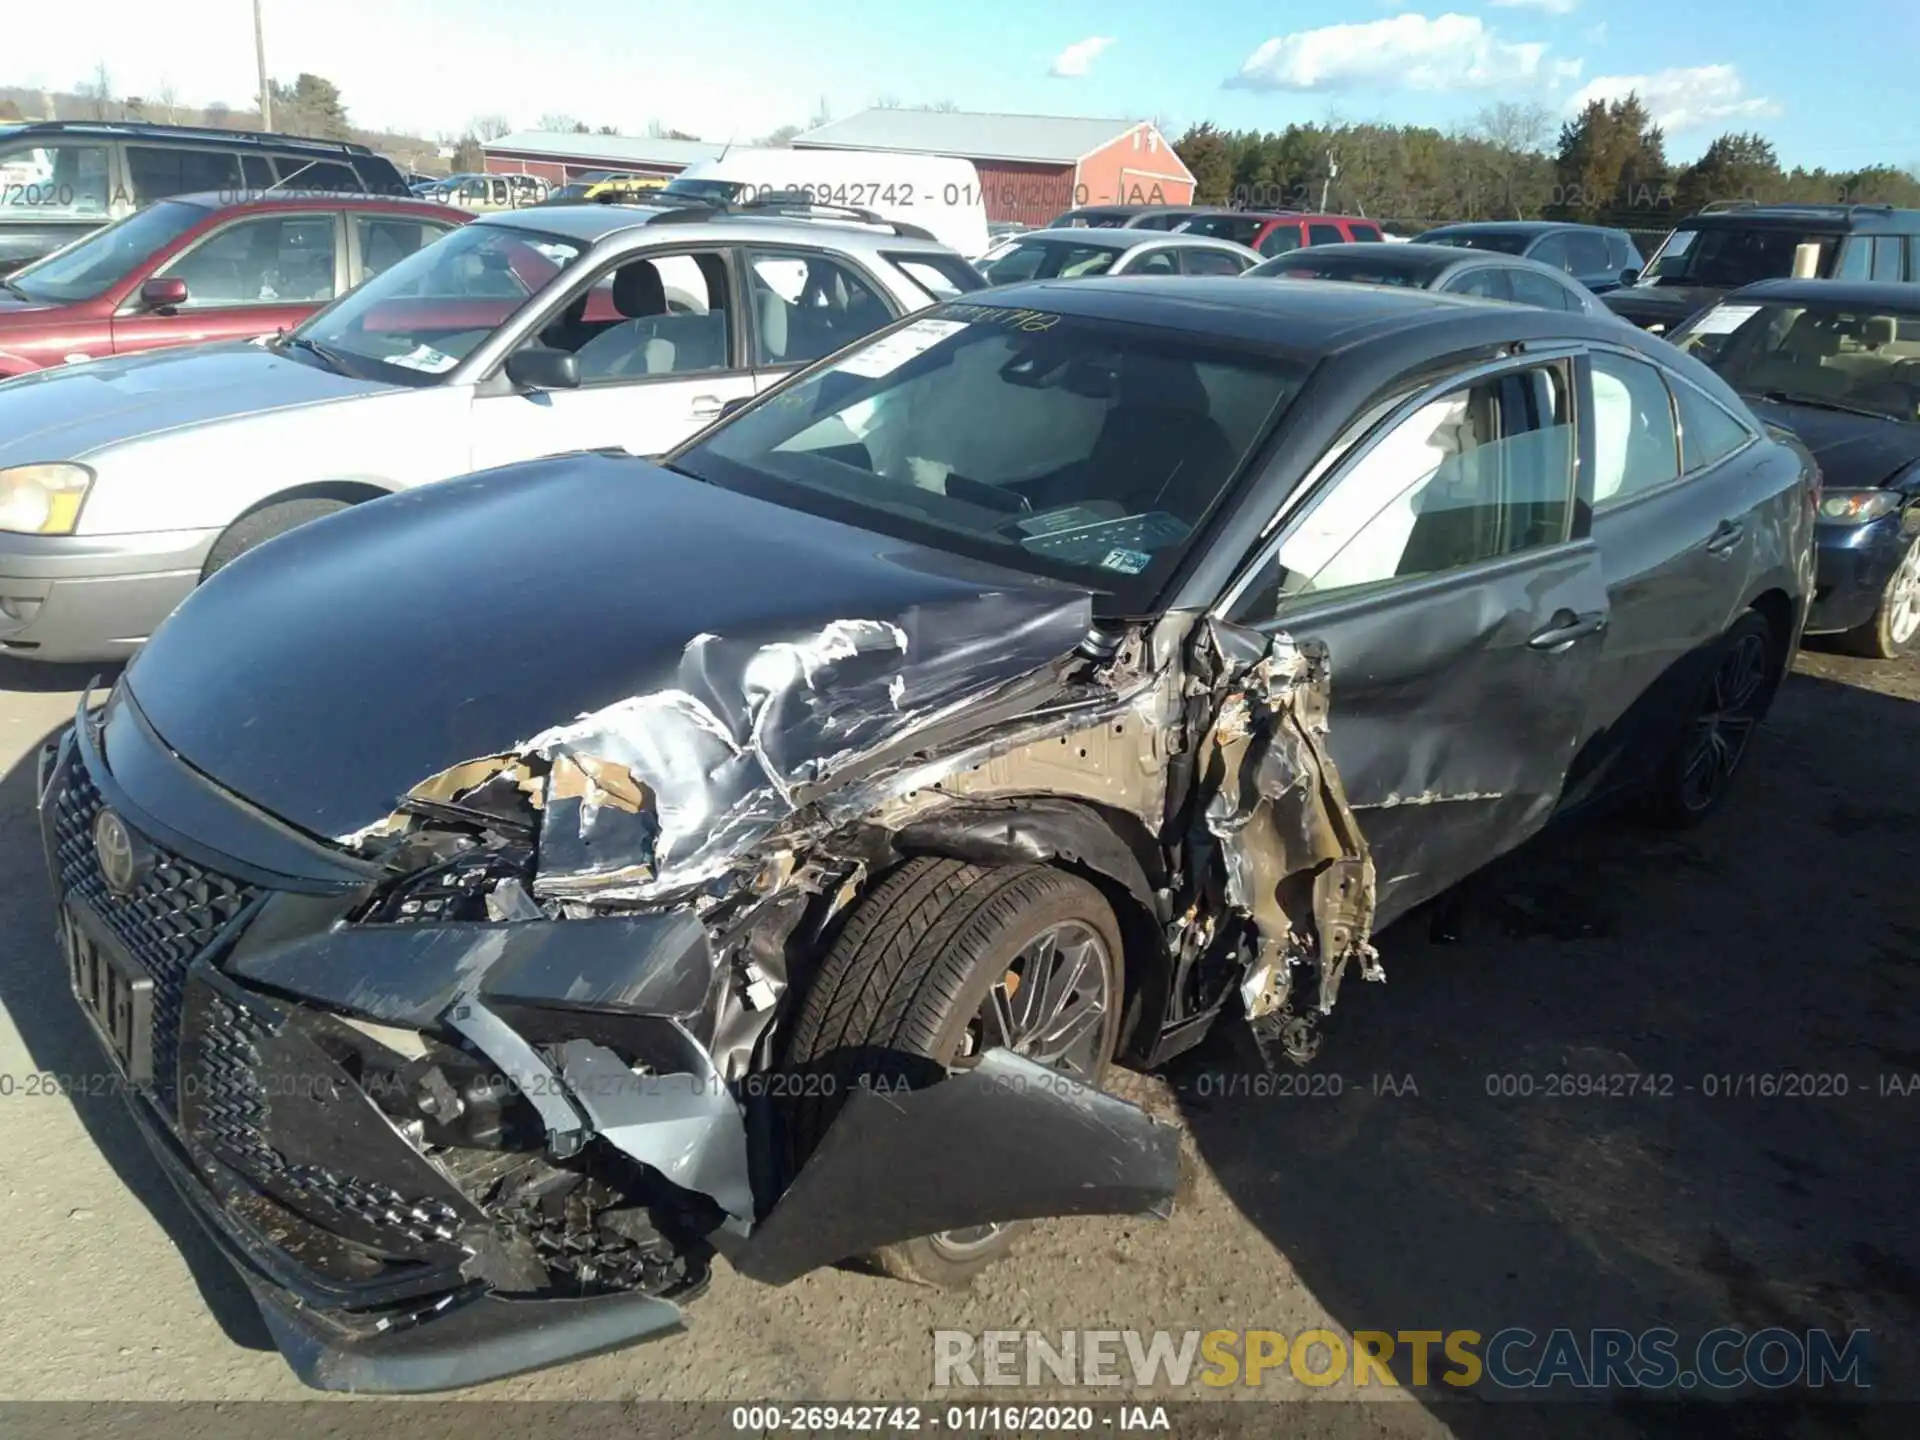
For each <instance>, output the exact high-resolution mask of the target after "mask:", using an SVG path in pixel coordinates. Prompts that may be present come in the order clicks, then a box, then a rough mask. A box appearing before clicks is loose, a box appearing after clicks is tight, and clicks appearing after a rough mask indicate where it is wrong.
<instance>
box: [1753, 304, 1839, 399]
mask: <svg viewBox="0 0 1920 1440" xmlns="http://www.w3.org/2000/svg"><path fill="white" fill-rule="evenodd" d="M1841 334H1842V327H1841V326H1840V325H1839V324H1837V323H1835V318H1834V317H1832V316H1828V315H1822V314H1820V313H1819V312H1817V311H1814V310H1806V311H1803V312H1801V315H1800V318H1799V319H1797V320H1795V321H1794V322H1793V325H1792V326H1791V327H1790V328H1789V329H1788V330H1787V333H1786V334H1785V335H1784V336H1782V337H1781V340H1780V345H1779V348H1778V349H1776V350H1775V351H1774V352H1773V353H1772V354H1771V355H1768V356H1766V357H1765V358H1763V359H1762V360H1760V361H1759V362H1757V363H1756V364H1755V365H1754V366H1753V367H1752V368H1751V369H1750V370H1748V372H1747V384H1748V386H1749V387H1750V388H1752V389H1755V390H1759V391H1762V392H1765V391H1770V390H1778V391H1781V392H1783V393H1785V394H1788V395H1810V396H1813V397H1815V398H1817V399H1821V400H1834V399H1838V398H1839V397H1840V396H1842V395H1844V394H1845V393H1846V391H1847V387H1848V383H1849V382H1848V379H1847V374H1846V371H1845V370H1844V369H1842V368H1841V367H1840V366H1838V365H1835V364H1833V363H1831V362H1833V361H1834V360H1835V359H1837V357H1838V356H1839V354H1840V347H1841Z"/></svg>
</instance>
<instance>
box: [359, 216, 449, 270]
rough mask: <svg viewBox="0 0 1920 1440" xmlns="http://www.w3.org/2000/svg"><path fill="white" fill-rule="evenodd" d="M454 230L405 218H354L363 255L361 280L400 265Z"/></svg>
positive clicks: (433, 223) (361, 257) (408, 217)
mask: <svg viewBox="0 0 1920 1440" xmlns="http://www.w3.org/2000/svg"><path fill="white" fill-rule="evenodd" d="M452 228H453V227H452V226H451V225H446V224H439V223H436V222H435V221H432V220H416V219H413V218H412V217H410V216H406V215H355V216H354V217H353V232H354V239H355V241H356V243H357V245H358V248H359V251H360V274H359V276H358V279H359V280H365V279H367V278H368V277H369V276H373V275H378V274H379V273H380V272H381V271H382V270H385V269H386V268H388V267H389V266H391V265H397V264H398V263H399V262H400V261H402V260H404V259H406V258H407V256H409V255H411V254H413V252H414V251H416V250H418V249H420V248H421V247H422V246H424V245H431V244H432V243H433V242H434V241H436V240H438V239H439V238H440V237H441V236H442V235H444V234H446V233H447V231H449V230H451V229H452Z"/></svg>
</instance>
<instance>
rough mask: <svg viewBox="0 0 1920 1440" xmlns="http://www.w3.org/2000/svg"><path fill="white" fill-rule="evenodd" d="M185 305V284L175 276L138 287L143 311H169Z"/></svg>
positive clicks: (148, 282) (150, 281)
mask: <svg viewBox="0 0 1920 1440" xmlns="http://www.w3.org/2000/svg"><path fill="white" fill-rule="evenodd" d="M186 303H187V282H186V281H184V280H182V279H180V278H178V277H177V276H168V277H165V278H162V279H157V280H148V281H146V282H145V283H144V284H142V285H141V287H140V305H141V308H142V309H145V310H171V309H173V308H175V307H176V306H179V305H184V304H186Z"/></svg>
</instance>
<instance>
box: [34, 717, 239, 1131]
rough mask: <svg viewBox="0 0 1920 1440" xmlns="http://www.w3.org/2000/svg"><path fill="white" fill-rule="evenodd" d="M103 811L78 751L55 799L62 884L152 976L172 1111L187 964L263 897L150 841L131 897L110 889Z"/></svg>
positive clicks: (160, 1090)
mask: <svg viewBox="0 0 1920 1440" xmlns="http://www.w3.org/2000/svg"><path fill="white" fill-rule="evenodd" d="M100 809H101V800H100V792H99V790H98V789H97V788H95V786H94V783H93V780H92V779H91V778H90V777H89V776H88V774H87V770H86V766H85V765H83V764H82V763H81V760H80V756H79V755H78V754H75V755H74V756H73V758H72V760H71V761H70V763H69V764H68V766H67V769H66V776H65V779H64V782H63V784H62V787H61V789H60V793H59V795H58V797H57V798H56V799H55V801H54V812H53V829H54V846H55V849H54V859H55V863H56V864H57V865H58V867H59V870H60V886H61V889H62V890H63V891H65V892H66V894H68V895H70V896H72V897H74V898H76V899H78V900H81V901H84V902H85V903H86V905H87V906H88V908H90V909H91V910H92V911H93V912H94V914H96V915H98V916H99V917H100V918H101V919H102V920H104V921H105V922H106V924H107V927H108V928H109V929H111V930H112V931H113V933H114V935H115V936H116V937H118V938H119V940H120V943H121V944H123V945H125V946H126V947H127V949H128V951H129V952H131V954H132V955H133V958H134V959H135V960H138V961H139V962H140V964H141V965H142V966H143V967H144V968H145V969H146V971H147V973H148V974H149V975H151V976H152V977H153V1075H154V1090H155V1091H156V1093H157V1094H158V1095H159V1097H160V1099H161V1100H162V1102H163V1103H164V1104H165V1106H166V1108H167V1110H168V1111H169V1112H172V1111H174V1109H175V1108H176V1103H177V1096H176V1093H175V1074H174V1072H175V1067H176V1063H177V1060H178V1056H179V1047H180V1018H181V1002H182V998H183V995H184V991H185V987H186V975H187V966H188V964H189V963H190V962H191V961H192V960H193V957H194V956H196V955H198V954H199V953H200V952H201V951H202V950H204V949H206V948H207V946H208V945H209V944H211V943H212V942H213V940H214V938H215V937H216V936H217V935H219V933H220V932H221V931H222V930H223V929H225V928H226V925H227V923H228V922H229V921H231V920H232V919H233V918H234V916H236V915H238V914H239V913H240V912H241V911H242V910H244V909H245V908H246V907H247V905H248V904H250V903H251V902H252V901H253V900H254V899H255V898H256V897H257V896H258V895H259V894H261V893H262V892H261V891H260V890H259V889H257V888H256V887H254V886H251V885H246V884H243V883H241V882H240V881H237V880H229V879H228V878H227V877H226V876H224V875H218V874H215V873H214V872H213V871H211V870H207V869H203V868H202V867H201V866H199V865H196V864H194V863H193V862H192V861H191V860H187V859H184V858H182V857H181V856H178V855H175V854H173V853H172V852H171V851H169V850H166V849H164V848H163V847H161V846H159V845H153V842H152V841H147V843H148V844H149V845H151V846H152V848H153V851H154V854H155V857H156V859H155V863H154V865H153V868H152V869H151V870H150V871H149V872H148V874H147V875H146V878H145V879H143V880H141V881H140V883H139V884H138V885H137V886H135V887H134V890H133V892H132V893H131V894H129V895H116V894H115V893H114V892H113V891H111V890H109V889H108V888H107V882H106V879H105V877H104V876H102V875H101V873H100V860H99V856H98V855H97V854H96V853H95V851H94V845H93V822H94V819H95V817H96V816H98V815H99V813H100Z"/></svg>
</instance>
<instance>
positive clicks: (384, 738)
mask: <svg viewBox="0 0 1920 1440" xmlns="http://www.w3.org/2000/svg"><path fill="white" fill-rule="evenodd" d="M844 622H855V623H854V624H852V625H848V624H846V623H844ZM1090 623H1091V597H1090V596H1089V595H1088V594H1087V592H1085V591H1083V590H1079V589H1076V588H1073V587H1071V586H1061V585H1053V584H1049V583H1047V582H1044V581H1040V580H1035V579H1032V578H1030V577H1026V576H1021V575H1018V574H1015V573H1013V572H1009V571H1003V570H1000V569H997V568H995V567H992V566H987V565H982V564H979V563H977V562H974V561H971V560H967V559H964V558H961V557H958V556H955V555H952V554H949V553H946V552H943V551H937V550H931V549H927V548H925V547H922V546H918V545H915V544H913V543H911V542H908V541H904V540H896V539H891V538H888V537H886V536H882V535H877V534H873V533H871V532H868V531H863V530H859V529H855V528H853V527H851V526H847V525H842V524H839V523H837V522H834V521H831V520H827V519H823V518H820V517H817V516H812V515H808V514H805V513H802V512H799V511H795V510H788V509H785V508H782V507H780V506H777V505H774V504H771V503H769V502H766V501H761V500H757V499H753V498H751V497H748V496H744V495H739V494H735V493H733V492H730V491H726V490H722V489H720V488H719V487H717V486H713V485H707V484H704V483H702V482H700V481H697V480H693V479H690V478H688V477H685V476H682V475H678V474H675V473H673V472H670V471H667V470H662V469H660V468H658V467H657V466H654V465H651V464H648V463H647V462H645V461H641V460H635V459H631V458H626V457H617V456H610V455H599V454H587V453H580V454H574V455H565V456H559V457H555V458H553V459H549V460H541V461H535V462H532V463H529V464H524V465H515V466H510V467H507V468H504V469H500V470H492V471H485V472H482V473H481V474H478V475H473V476H468V477H466V478H463V479H459V480H450V481H443V482H439V483H436V484H433V485H427V486H422V487H420V488H418V489H415V490H410V491H405V492H402V493H400V494H397V495H393V496H389V497H388V498H386V499H383V500H378V501H374V502H372V503H370V504H366V505H360V506H356V507H355V508H354V509H352V510H349V511H345V512H342V513H340V514H337V515H334V516H330V517H328V518H327V519H325V520H321V521H317V522H315V523H313V524H310V525H307V526H304V527H302V528H301V529H299V530H296V531H293V532H291V533H290V534H288V535H285V536H282V537H280V538H279V539H276V540H274V541H271V542H270V543H268V544H267V545H264V546H262V547H260V548H259V549H256V550H253V551H251V552H249V553H248V554H246V555H244V556H242V557H241V558H240V559H239V560H237V561H236V562H234V563H233V564H232V565H230V566H228V567H227V568H226V569H224V570H222V571H221V572H220V574H218V575H217V576H215V577H214V578H213V580H211V581H210V582H209V583H207V584H206V585H204V586H202V587H201V588H200V589H199V590H197V591H196V592H195V593H194V594H193V595H192V596H191V597H189V598H188V600H187V602H186V604H184V605H183V606H182V607H181V608H180V609H179V610H178V611H176V612H175V614H174V615H173V617H172V618H171V619H169V620H168V621H167V623H166V624H164V625H163V626H161V628H160V630H159V632H158V633H157V634H156V635H155V636H154V638H153V639H152V640H151V641H149V642H148V644H147V646H146V648H145V649H144V650H143V651H142V652H141V653H140V655H139V656H138V657H137V658H136V659H135V660H134V662H133V664H132V665H131V666H130V667H129V669H128V671H127V675H126V683H127V685H128V687H129V689H130V690H131V692H132V694H133V697H134V698H135V700H136V701H138V703H139V705H140V706H141V708H142V710H143V711H144V712H145V713H146V715H147V718H148V719H149V720H150V721H151V722H152V724H153V727H154V729H155V730H156V731H157V732H158V733H159V735H160V736H161V737H162V738H163V739H164V740H165V741H166V742H167V743H168V745H169V746H171V747H172V748H173V749H174V750H175V751H176V752H178V753H179V754H180V755H181V756H182V757H183V758H185V759H186V760H187V761H188V762H190V763H191V764H193V765H194V766H195V767H197V768H198V769H200V770H201V771H203V772H205V773H206V774H208V775H210V776H212V777H213V778H214V779H215V780H216V781H218V782H220V783H221V784H222V785H225V786H226V787H228V788H229V789H231V790H233V791H234V792H236V793H237V794H239V795H241V796H243V797H245V798H246V799H248V800H250V801H252V802H253V803H254V804H256V805H258V806H260V807H261V808H263V809H265V810H267V811H269V812H271V813H273V814H275V815H278V816H280V817H281V818H282V819H284V820H287V821H289V822H291V823H292V824H294V825H297V826H300V827H301V828H303V829H305V830H307V831H309V832H311V833H313V834H316V835H320V836H323V837H328V838H340V837H344V836H347V835H350V834H353V833H355V832H358V831H361V830H364V829H366V828H368V827H370V826H373V825H375V824H377V823H378V822H379V821H381V820H383V819H385V818H386V817H387V816H388V815H389V814H390V813H391V812H392V810H393V808H394V806H395V803H396V801H397V800H398V799H399V798H400V797H401V796H402V795H403V794H405V793H406V792H407V791H408V790H409V789H411V788H412V787H414V786H415V785H417V784H419V783H420V782H422V781H424V780H426V779H428V778H429V777H431V776H433V775H436V774H437V773H439V772H441V771H444V770H447V769H449V768H451V767H453V766H455V765H458V764H460V763H461V762H464V761H467V760H471V759H475V758H477V757H483V756H489V755H497V754H501V753H504V752H507V751H511V750H514V749H516V748H517V747H519V746H521V745H523V744H524V743H525V742H527V741H529V740H532V739H534V738H536V737H538V736H541V735H542V734H544V733H547V732H550V731H553V730H554V729H555V727H565V726H567V725H569V723H570V722H572V721H574V720H575V719H576V718H577V717H581V716H586V715H597V714H600V713H601V712H607V713H608V714H611V715H613V716H620V715H624V714H627V713H629V712H631V711H633V710H636V709H637V710H639V711H642V712H644V711H645V710H646V709H647V708H648V706H649V705H650V704H655V703H657V697H662V696H678V697H687V698H688V699H689V700H691V701H692V702H697V704H696V705H695V706H693V707H692V708H697V709H700V710H702V711H703V712H705V713H712V714H717V715H722V716H728V715H735V714H738V713H740V707H739V704H738V703H737V702H738V700H739V697H740V696H741V695H742V694H744V695H746V696H747V697H748V699H749V701H751V700H752V699H753V697H754V696H755V694H756V693H758V694H759V695H760V696H761V698H762V699H763V700H764V702H765V703H764V704H761V705H759V706H758V707H757V708H756V709H755V723H756V724H759V723H762V722H764V724H765V725H766V726H768V727H769V733H768V734H766V735H763V736H759V737H753V740H752V743H753V745H754V747H755V749H756V750H757V751H758V752H759V754H760V756H761V757H763V758H764V756H766V755H768V754H774V753H775V751H776V750H777V748H778V747H779V746H781V745H783V744H785V745H789V746H791V745H794V744H796V743H797V744H799V745H800V746H801V748H802V749H803V750H804V751H805V753H806V754H807V755H823V754H831V753H834V752H835V751H836V749H837V748H839V747H840V746H841V745H843V744H844V743H845V737H849V736H857V737H858V738H859V741H860V743H868V742H875V741H878V740H882V739H884V738H885V737H886V734H887V731H888V727H889V725H893V726H894V727H895V729H905V728H906V724H907V722H908V719H909V718H910V717H911V716H914V715H920V716H924V715H926V714H927V713H929V712H930V711H935V710H939V709H941V708H942V707H952V706H954V705H964V703H965V701H966V699H967V698H968V697H971V696H976V695H979V694H981V693H982V692H983V691H987V690H991V689H993V688H995V687H996V686H998V685H999V684H1003V683H1005V682H1007V681H1011V680H1014V679H1017V678H1019V677H1020V676H1022V675H1026V674H1028V673H1030V672H1032V671H1033V670H1035V669H1037V668H1039V667H1041V666H1044V665H1045V664H1047V663H1048V662H1049V661H1051V660H1056V659H1059V658H1061V657H1063V656H1064V655H1066V654H1069V653H1071V651H1072V650H1073V648H1074V647H1075V646H1076V645H1077V644H1078V643H1079V642H1080V641H1081V640H1082V639H1084V638H1085V636H1086V633H1087V629H1088V626H1089V625H1090ZM848 637H852V639H853V640H854V641H855V642H856V643H854V644H851V645H849V644H847V643H845V642H846V641H847V639H848ZM873 642H878V643H879V644H880V645H882V646H884V649H885V653H884V654H882V653H878V652H876V650H875V649H874V648H873ZM856 651H858V652H859V653H854V652H856ZM836 654H840V655H843V657H844V661H845V663H840V662H836V661H835V660H834V658H833V657H834V656H835V655H836ZM823 658H824V659H825V661H826V662H827V663H825V664H821V660H822V659H823ZM876 667H877V668H876ZM768 676H773V677H783V678H776V679H772V680H769V679H767V678H765V677H768ZM723 690H725V691H728V692H730V694H729V695H728V696H727V697H724V698H723V697H722V695H721V692H722V691H723ZM849 696H852V697H855V698H856V699H857V705H856V706H855V707H854V708H852V709H850V708H849V706H848V704H846V703H844V702H845V701H846V700H847V698H848V697H849ZM636 697H643V698H641V699H640V701H639V703H638V704H637V705H633V706H629V705H625V704H624V703H623V702H627V701H631V700H636ZM644 697H656V699H653V700H649V699H645V698H644ZM672 705H673V707H674V708H677V709H680V710H683V711H684V710H686V709H688V708H689V707H688V706H686V705H683V704H682V702H681V701H680V700H678V699H676V700H674V701H673V702H672ZM611 707H619V708H611ZM890 717H891V718H890ZM747 738H748V737H735V739H736V741H740V742H741V743H742V744H743V745H744V744H745V743H746V739H747ZM108 763H109V764H111V763H112V757H111V756H109V757H108ZM815 770H816V771H817V767H815Z"/></svg>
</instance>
